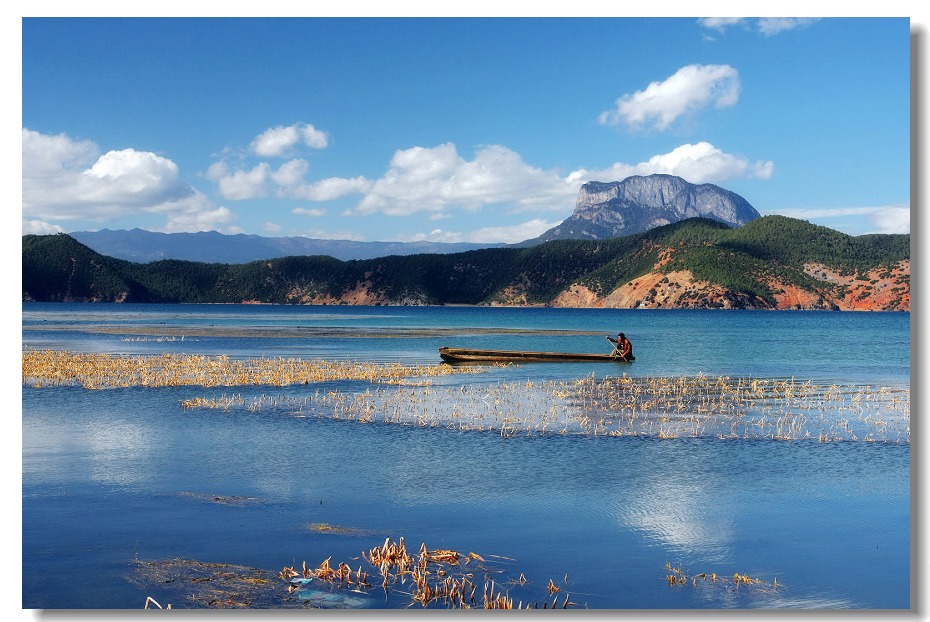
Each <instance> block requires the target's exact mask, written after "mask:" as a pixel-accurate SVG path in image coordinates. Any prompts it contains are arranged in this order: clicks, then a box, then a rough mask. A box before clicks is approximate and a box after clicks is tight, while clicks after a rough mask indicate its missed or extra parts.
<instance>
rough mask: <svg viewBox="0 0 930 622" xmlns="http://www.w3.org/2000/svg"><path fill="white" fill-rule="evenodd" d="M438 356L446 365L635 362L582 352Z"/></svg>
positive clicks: (448, 352)
mask: <svg viewBox="0 0 930 622" xmlns="http://www.w3.org/2000/svg"><path fill="white" fill-rule="evenodd" d="M439 356H441V357H442V360H444V361H446V362H447V363H479V362H484V363H519V362H527V363H536V362H563V363H579V362H586V361H598V362H605V363H628V362H630V361H632V360H635V359H636V357H635V356H630V357H628V358H627V359H626V360H624V359H623V358H621V357H619V356H616V355H614V354H585V353H582V352H578V353H576V352H522V351H519V350H470V349H468V348H446V347H443V348H439Z"/></svg>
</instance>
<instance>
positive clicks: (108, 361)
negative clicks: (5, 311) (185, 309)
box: [23, 350, 482, 389]
mask: <svg viewBox="0 0 930 622" xmlns="http://www.w3.org/2000/svg"><path fill="white" fill-rule="evenodd" d="M481 371H482V368H480V367H471V368H462V367H454V366H451V365H439V364H437V365H401V364H399V363H391V364H375V363H364V362H356V361H328V360H323V359H300V358H248V359H231V358H229V357H228V356H223V355H221V356H202V355H190V354H160V355H149V356H123V355H113V354H96V353H92V354H84V353H77V352H68V351H59V350H41V351H39V350H24V351H23V384H24V385H26V384H28V385H31V386H33V387H53V386H81V387H84V388H86V389H103V388H117V387H138V386H142V387H172V386H184V385H199V386H204V387H216V386H249V385H268V386H278V387H280V386H288V385H296V384H307V383H311V382H324V381H328V380H367V381H369V382H373V383H386V384H393V383H402V382H405V381H407V379H409V378H427V379H428V378H430V377H434V376H446V375H449V374H454V373H479V372H481Z"/></svg>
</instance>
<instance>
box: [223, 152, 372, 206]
mask: <svg viewBox="0 0 930 622" xmlns="http://www.w3.org/2000/svg"><path fill="white" fill-rule="evenodd" d="M309 171H310V165H309V164H308V163H307V161H306V160H302V159H293V160H288V161H287V162H285V163H283V164H282V165H281V166H279V167H278V168H277V169H273V168H272V167H271V165H270V164H268V163H267V162H260V163H258V164H256V165H255V166H253V167H252V168H251V169H243V168H240V169H233V168H232V167H231V166H230V164H229V163H227V162H225V161H220V162H214V163H213V164H211V165H210V167H209V168H208V169H207V172H206V177H207V179H209V180H210V181H213V182H215V183H216V189H217V192H219V193H220V195H221V196H222V197H223V198H224V199H229V200H232V201H243V200H247V199H255V198H259V197H265V196H269V195H270V194H274V196H276V197H278V198H282V199H304V200H307V201H332V200H335V199H338V198H340V197H343V196H346V195H351V194H364V193H365V192H366V191H367V190H368V189H369V188H370V187H371V182H370V181H369V180H367V179H365V178H364V177H355V178H353V179H346V178H342V177H329V178H326V179H321V180H318V181H315V182H308V181H306V179H305V178H306V176H307V174H308V173H309Z"/></svg>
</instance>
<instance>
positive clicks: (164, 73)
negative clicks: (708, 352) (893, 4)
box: [22, 13, 911, 243]
mask: <svg viewBox="0 0 930 622" xmlns="http://www.w3.org/2000/svg"><path fill="white" fill-rule="evenodd" d="M901 14H902V15H904V14H906V13H901ZM910 34H911V30H910V23H909V20H908V19H907V18H906V17H903V18H852V17H835V18H822V19H814V18H797V19H795V18H776V19H752V18H744V19H738V20H721V19H700V18H695V17H689V18H581V17H578V18H565V17H558V18H542V17H527V18H435V19H434V18H409V19H408V18H399V17H389V18H346V19H339V18H208V19H197V18H177V19H174V18H131V19H115V18H102V19H97V18H64V19H57V18H45V17H41V18H24V19H23V21H22V145H23V151H22V164H23V167H22V176H23V177H22V232H23V233H24V234H25V233H53V232H58V231H64V232H69V231H81V230H96V229H101V228H109V229H130V228H134V227H140V228H144V229H149V230H153V231H166V232H176V231H198V230H217V231H221V232H224V233H248V234H257V235H266V236H291V235H304V236H309V237H315V238H329V239H352V240H367V241H373V240H392V241H395V240H399V241H413V240H431V241H440V242H481V243H494V242H517V241H521V240H524V239H528V238H532V237H535V236H537V235H539V234H540V233H542V232H543V231H545V230H546V229H548V228H550V227H552V226H554V225H556V224H558V223H559V222H561V221H562V220H564V219H565V218H567V217H568V216H569V215H570V214H571V213H572V210H573V209H574V205H575V198H576V197H577V194H578V189H579V188H580V186H581V185H582V184H583V183H584V182H586V181H590V180H597V181H615V180H621V179H624V178H625V177H627V176H629V175H634V174H649V173H670V174H674V175H679V176H681V177H683V178H685V179H687V180H688V181H691V182H693V183H714V184H717V185H719V186H722V187H724V188H727V189H729V190H732V191H734V192H736V193H738V194H740V195H741V196H743V197H744V198H745V199H747V200H748V201H749V202H750V203H751V204H752V205H753V206H754V207H755V208H756V209H757V210H759V212H760V213H762V214H763V215H767V214H783V215H787V216H792V217H796V218H802V219H805V220H809V221H811V222H814V223H817V224H822V225H826V226H829V227H832V228H835V229H838V230H840V231H844V232H846V233H850V234H854V235H858V234H862V233H903V232H909V231H910V207H911V205H910V203H911V195H910V192H911V187H910V177H911V171H910V142H911V129H910V105H911V104H910V96H911V92H910Z"/></svg>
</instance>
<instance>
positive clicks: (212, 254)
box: [69, 175, 759, 263]
mask: <svg viewBox="0 0 930 622" xmlns="http://www.w3.org/2000/svg"><path fill="white" fill-rule="evenodd" d="M693 217H703V218H710V219H712V220H717V221H719V222H722V223H725V224H727V225H730V226H733V227H738V226H741V225H744V224H746V223H747V222H749V221H751V220H753V219H755V218H758V217H759V212H757V211H756V210H755V209H754V208H753V207H752V206H751V205H750V204H749V203H748V202H747V201H746V200H745V199H744V198H742V197H740V196H739V195H737V194H735V193H733V192H730V191H729V190H725V189H723V188H720V187H719V186H715V185H712V184H700V185H695V184H691V183H688V182H687V181H685V180H684V179H682V178H680V177H674V176H672V175H648V176H633V177H628V178H626V179H624V180H623V181H614V182H598V181H591V182H588V183H586V184H584V185H583V186H582V187H581V189H580V190H579V192H578V198H577V200H576V202H575V209H574V212H573V213H572V215H571V216H569V217H568V218H567V219H565V220H564V221H563V222H562V223H561V224H559V225H557V226H556V227H553V228H552V229H550V230H549V231H547V232H545V233H544V234H542V235H541V236H539V237H536V238H533V239H528V240H526V241H524V242H521V243H519V244H516V245H515V246H520V247H526V246H532V245H535V244H539V243H541V242H548V241H550V240H564V239H594V240H596V239H607V238H616V237H621V236H625V235H631V234H634V233H641V232H643V231H647V230H649V229H652V228H654V227H658V226H661V225H667V224H671V223H675V222H678V221H680V220H684V219H686V218H693ZM69 235H71V237H73V238H74V239H75V240H77V241H79V242H81V243H82V244H85V245H87V246H88V247H90V248H92V249H94V250H95V251H97V252H98V253H101V254H103V255H107V256H110V257H116V258H118V259H125V260H127V261H134V262H141V263H147V262H151V261H159V260H162V259H181V260H185V261H199V262H205V263H248V262H250V261H257V260H260V259H274V258H280V257H292V256H297V255H328V256H330V257H334V258H336V259H340V260H343V261H349V260H353V259H373V258H376V257H386V256H388V255H417V254H423V253H432V254H449V253H460V252H464V251H468V250H475V249H478V248H500V247H503V246H505V245H504V244H477V243H464V242H463V243H440V242H425V241H424V242H357V241H351V240H323V239H316V238H308V237H264V236H258V235H244V234H237V235H224V234H221V233H218V232H216V231H204V232H197V233H157V232H152V231H146V230H143V229H131V230H128V231H126V230H116V231H114V230H109V229H102V230H100V231H77V232H73V233H71V234H69Z"/></svg>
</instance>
